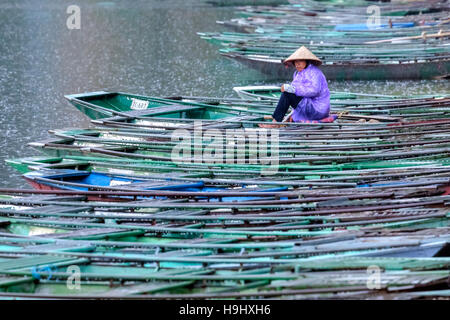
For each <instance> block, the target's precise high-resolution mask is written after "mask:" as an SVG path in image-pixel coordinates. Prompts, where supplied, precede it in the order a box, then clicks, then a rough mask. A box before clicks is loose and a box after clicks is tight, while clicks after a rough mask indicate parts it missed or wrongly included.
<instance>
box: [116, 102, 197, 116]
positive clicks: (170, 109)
mask: <svg viewBox="0 0 450 320" xmlns="http://www.w3.org/2000/svg"><path fill="white" fill-rule="evenodd" d="M202 108H203V107H198V106H189V105H188V106H186V105H182V104H172V105H167V106H161V107H152V108H149V109H143V110H132V111H126V112H121V113H120V116H127V117H130V118H139V117H141V116H156V115H161V114H166V113H174V112H183V111H191V110H198V109H202Z"/></svg>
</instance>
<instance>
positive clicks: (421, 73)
mask: <svg viewBox="0 0 450 320" xmlns="http://www.w3.org/2000/svg"><path fill="white" fill-rule="evenodd" d="M225 56H226V57H228V58H232V59H235V60H237V61H239V62H240V63H242V64H244V65H246V66H248V67H251V68H253V69H256V70H259V71H260V72H262V73H264V74H265V75H266V76H268V77H269V78H270V79H274V80H275V79H277V80H281V79H290V78H292V74H293V72H294V71H293V69H292V68H287V67H285V66H284V65H283V64H282V63H281V62H280V61H275V60H263V59H253V58H248V57H245V56H242V55H226V54H225ZM320 69H321V70H322V71H323V73H324V74H325V76H326V78H327V79H328V80H340V81H342V80H419V79H439V78H448V77H449V76H450V59H448V60H435V61H427V62H417V63H402V64H394V63H393V64H375V63H361V64H359V63H358V64H339V65H338V64H335V65H322V66H321V67H320Z"/></svg>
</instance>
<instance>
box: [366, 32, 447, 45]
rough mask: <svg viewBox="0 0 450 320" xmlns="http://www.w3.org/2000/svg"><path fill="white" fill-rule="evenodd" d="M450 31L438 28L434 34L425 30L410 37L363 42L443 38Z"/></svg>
mask: <svg viewBox="0 0 450 320" xmlns="http://www.w3.org/2000/svg"><path fill="white" fill-rule="evenodd" d="M449 36H450V32H442V30H439V32H438V33H434V34H428V35H427V34H426V32H422V34H421V35H420V36H412V37H402V38H392V39H386V40H377V41H368V42H364V43H365V44H378V43H386V42H393V41H399V40H416V39H424V40H426V39H427V38H443V37H449Z"/></svg>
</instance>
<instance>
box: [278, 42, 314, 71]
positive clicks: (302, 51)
mask: <svg viewBox="0 0 450 320" xmlns="http://www.w3.org/2000/svg"><path fill="white" fill-rule="evenodd" d="M295 60H309V61H311V62H312V63H314V64H315V65H316V66H320V65H321V64H322V61H320V59H319V58H317V57H316V56H315V55H314V53H312V52H311V51H309V50H308V48H306V47H305V46H302V47H301V48H299V49H297V51H295V52H294V53H293V54H291V55H290V56H289V58H287V59H286V60H284V61H283V63H284V64H287V63H289V62H291V63H293V62H294V61H295Z"/></svg>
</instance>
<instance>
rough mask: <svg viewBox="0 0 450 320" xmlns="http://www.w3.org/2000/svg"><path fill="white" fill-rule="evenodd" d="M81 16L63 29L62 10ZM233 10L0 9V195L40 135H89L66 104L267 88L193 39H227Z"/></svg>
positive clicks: (442, 87) (358, 85) (90, 5)
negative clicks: (92, 95) (76, 97)
mask: <svg viewBox="0 0 450 320" xmlns="http://www.w3.org/2000/svg"><path fill="white" fill-rule="evenodd" d="M72 4H77V5H79V6H80V9H81V29H80V30H69V29H68V28H67V26H66V20H67V18H68V17H69V15H68V14H67V13H66V9H67V7H68V6H69V5H72ZM235 16H236V14H235V12H234V9H233V8H232V7H223V8H217V7H212V6H210V5H207V4H205V3H203V1H201V0H186V1H182V0H134V1H125V0H123V1H108V2H106V1H105V2H99V1H87V0H84V1H63V0H59V1H54V0H53V1H50V0H48V1H35V0H29V1H14V2H12V1H0V21H1V22H0V40H1V41H0V53H1V54H0V90H1V93H0V111H1V112H0V150H1V152H0V186H1V187H23V186H24V185H25V184H24V183H23V182H22V180H21V178H20V175H19V174H18V173H16V172H15V171H14V170H13V169H11V168H9V167H8V166H7V165H6V164H5V163H4V159H7V158H16V157H24V156H32V155H36V154H38V151H35V150H33V149H31V148H30V147H28V146H27V145H26V144H27V143H28V142H32V141H36V140H39V139H44V138H46V137H48V134H47V130H48V129H55V128H65V127H82V126H85V127H86V126H89V120H88V119H87V118H86V117H85V116H84V115H82V114H81V113H79V112H78V111H77V110H76V109H75V108H73V107H71V105H70V104H69V103H68V102H66V101H65V99H64V95H65V94H69V93H79V92H86V91H97V90H110V91H114V90H116V91H125V92H133V93H138V94H144V95H159V96H167V95H202V96H219V97H223V96H233V95H234V94H233V91H232V87H233V86H238V85H247V84H262V83H267V82H265V81H264V78H263V77H262V75H261V74H259V73H258V72H257V71H253V70H250V69H246V68H244V67H242V66H241V65H239V64H238V63H236V62H234V61H230V60H226V59H224V58H222V57H221V56H220V55H218V54H217V47H214V46H213V45H211V44H208V43H206V42H205V41H203V40H201V39H200V38H199V37H198V36H197V35H196V32H199V31H224V29H222V27H220V26H219V25H217V24H216V23H215V21H216V20H224V19H230V18H232V17H235ZM329 86H330V89H332V90H349V91H362V92H373V93H383V94H389V93H395V94H399V93H404V94H419V93H432V92H438V93H442V92H448V91H449V90H448V89H449V87H448V81H418V82H411V81H408V82H401V83H398V82H389V81H387V82H336V83H330V84H329Z"/></svg>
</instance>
